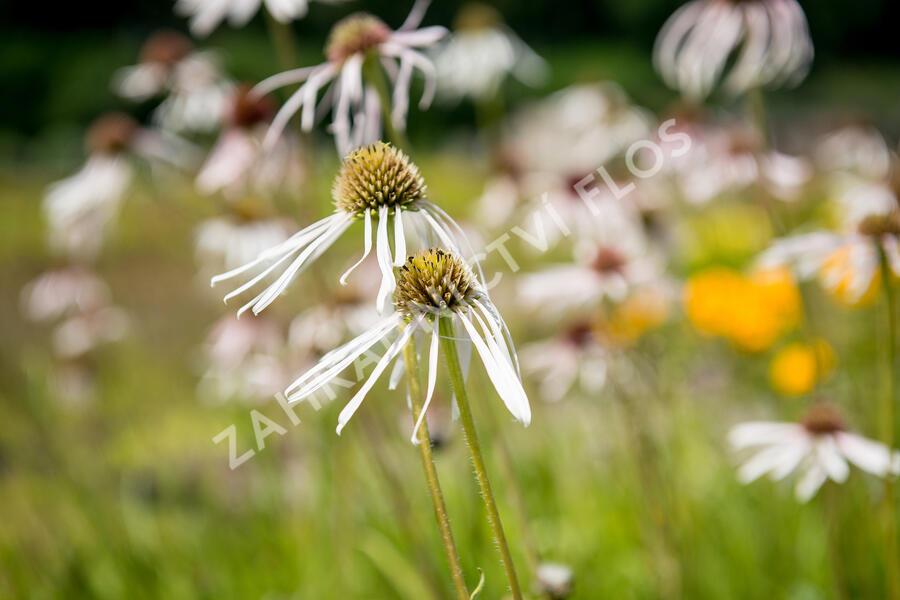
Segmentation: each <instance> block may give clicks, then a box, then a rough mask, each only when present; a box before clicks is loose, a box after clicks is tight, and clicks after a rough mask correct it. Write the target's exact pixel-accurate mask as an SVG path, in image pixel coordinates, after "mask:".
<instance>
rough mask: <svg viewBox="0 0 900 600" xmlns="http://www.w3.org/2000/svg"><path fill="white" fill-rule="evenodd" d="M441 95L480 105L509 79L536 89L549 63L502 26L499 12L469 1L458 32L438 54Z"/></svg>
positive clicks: (455, 29)
mask: <svg viewBox="0 0 900 600" xmlns="http://www.w3.org/2000/svg"><path fill="white" fill-rule="evenodd" d="M435 65H436V66H437V72H438V89H439V92H440V93H441V95H442V96H444V97H446V98H448V99H451V100H459V99H460V98H463V97H470V98H472V99H474V100H477V101H485V100H490V99H491V98H493V97H494V96H495V95H496V94H497V92H498V91H499V89H500V86H501V84H502V83H503V82H504V81H505V80H506V78H507V77H510V76H512V77H515V78H516V79H518V80H519V81H521V82H522V83H524V84H525V85H528V86H531V87H536V86H538V85H540V84H541V83H543V81H544V80H545V79H546V77H547V73H548V70H549V69H548V67H547V63H546V62H545V61H544V59H542V58H541V57H540V56H538V55H537V54H536V53H535V52H534V51H533V50H532V49H531V48H529V47H528V45H527V44H526V43H525V42H523V41H522V40H521V39H519V37H518V36H517V35H516V34H515V33H514V32H513V31H512V30H511V29H510V28H509V27H507V26H506V25H504V23H503V19H502V18H501V16H500V13H498V12H497V11H496V10H495V9H494V8H492V7H490V6H487V5H485V4H479V3H470V4H467V5H465V6H463V8H462V9H461V10H460V11H459V14H458V15H457V17H456V22H455V23H454V27H453V34H452V35H451V36H450V37H449V38H448V39H447V41H446V42H445V43H444V44H442V45H441V47H440V48H438V49H437V51H436V52H435Z"/></svg>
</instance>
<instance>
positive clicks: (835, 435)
mask: <svg viewBox="0 0 900 600" xmlns="http://www.w3.org/2000/svg"><path fill="white" fill-rule="evenodd" d="M728 439H729V441H730V442H731V445H732V446H733V447H734V448H735V449H736V450H738V451H743V450H748V451H749V452H750V455H749V458H748V459H747V460H746V461H745V462H744V463H743V464H742V465H741V467H740V469H739V470H738V477H739V478H740V480H741V482H742V483H750V482H751V481H754V480H756V479H758V478H759V477H761V476H763V475H766V474H769V475H770V476H771V477H772V478H773V479H775V480H780V479H783V478H785V477H787V476H788V475H789V474H790V473H792V472H794V471H795V470H800V471H802V473H803V475H802V477H801V478H800V480H799V481H798V482H797V486H796V488H795V492H796V495H797V499H798V500H800V501H801V502H807V501H808V500H810V499H811V498H812V497H813V496H815V494H816V492H817V491H818V490H819V488H820V487H821V486H822V484H823V483H825V481H826V480H827V479H831V480H832V481H834V482H836V483H843V482H844V481H846V480H847V477H848V476H849V474H850V467H849V465H848V464H847V461H849V462H851V463H853V464H854V465H856V466H857V467H859V468H860V469H862V470H864V471H866V472H868V473H871V474H873V475H876V476H878V477H887V476H889V475H897V474H898V473H900V452H897V451H894V450H891V449H890V448H888V447H887V446H885V445H884V444H880V443H878V442H875V441H872V440H869V439H866V438H864V437H862V436H860V435H857V434H855V433H851V432H849V431H847V430H846V428H845V426H844V423H843V420H842V419H841V417H840V415H839V414H838V413H837V412H836V411H835V410H834V409H832V408H830V407H828V406H825V405H821V404H820V405H816V406H814V407H813V408H812V409H811V410H810V411H809V413H808V414H807V415H806V417H805V418H804V419H803V421H802V422H800V423H775V422H751V423H742V424H740V425H738V426H736V427H734V428H733V429H732V430H731V431H730V432H729V434H728Z"/></svg>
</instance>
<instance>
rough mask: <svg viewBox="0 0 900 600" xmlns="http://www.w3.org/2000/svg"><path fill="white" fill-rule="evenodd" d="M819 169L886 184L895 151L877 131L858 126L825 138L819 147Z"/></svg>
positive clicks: (849, 127) (821, 140)
mask: <svg viewBox="0 0 900 600" xmlns="http://www.w3.org/2000/svg"><path fill="white" fill-rule="evenodd" d="M814 157H815V160H816V163H817V164H818V166H819V167H820V168H821V169H823V170H825V171H830V172H838V173H846V174H849V175H858V176H860V177H864V178H866V179H869V180H875V181H877V180H882V179H884V178H885V177H887V176H888V174H889V173H890V170H891V150H890V148H888V145H887V142H885V140H884V137H883V136H882V135H881V132H879V131H878V130H877V129H875V128H874V127H871V126H868V125H863V124H854V125H847V126H845V127H841V128H840V129H837V130H835V131H832V132H830V133H828V134H826V135H824V136H823V137H822V138H821V139H820V140H819V141H818V142H817V143H816V147H815V153H814Z"/></svg>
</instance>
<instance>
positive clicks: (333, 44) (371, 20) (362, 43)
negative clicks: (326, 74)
mask: <svg viewBox="0 0 900 600" xmlns="http://www.w3.org/2000/svg"><path fill="white" fill-rule="evenodd" d="M390 36H391V28H390V27H388V26H387V25H386V24H385V23H384V21H382V20H381V19H379V18H378V17H374V16H372V15H370V14H368V13H356V14H353V15H350V16H348V17H345V18H343V19H341V20H340V21H338V22H337V23H336V24H335V26H334V28H333V29H332V30H331V33H330V34H329V36H328V42H327V43H326V44H325V56H327V57H328V60H330V61H331V62H336V63H342V62H344V61H345V60H347V59H348V58H350V57H351V56H353V55H354V54H357V53H365V52H368V51H369V50H371V49H372V48H375V47H376V46H378V45H379V44H381V43H383V42H385V41H387V39H388V38H389V37H390Z"/></svg>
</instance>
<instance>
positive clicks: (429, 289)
mask: <svg viewBox="0 0 900 600" xmlns="http://www.w3.org/2000/svg"><path fill="white" fill-rule="evenodd" d="M479 295H480V293H479V291H478V288H477V287H476V285H475V277H474V275H472V271H471V270H470V269H469V267H468V266H466V264H465V263H464V262H463V261H462V260H460V259H459V257H457V256H456V255H455V254H453V253H452V252H449V251H447V250H441V249H440V248H429V249H428V250H423V251H421V252H418V253H416V254H415V255H413V256H410V257H409V258H408V259H407V260H406V263H404V265H403V266H402V267H400V271H399V272H398V274H397V289H396V290H395V291H394V307H395V308H396V309H397V312H399V313H401V314H404V315H406V316H407V317H413V316H415V315H420V314H422V313H430V314H435V313H440V312H444V311H446V310H452V309H454V308H460V307H466V306H468V304H469V302H471V301H472V300H474V299H476V298H478V296H479Z"/></svg>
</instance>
